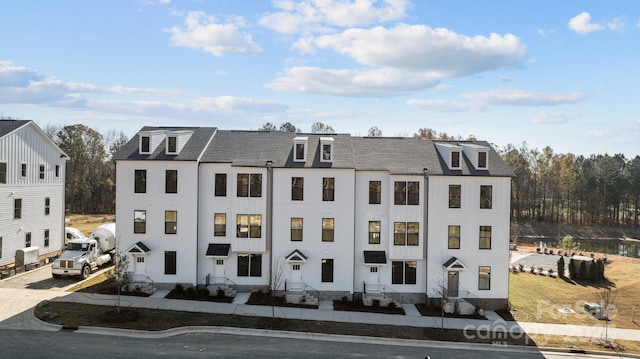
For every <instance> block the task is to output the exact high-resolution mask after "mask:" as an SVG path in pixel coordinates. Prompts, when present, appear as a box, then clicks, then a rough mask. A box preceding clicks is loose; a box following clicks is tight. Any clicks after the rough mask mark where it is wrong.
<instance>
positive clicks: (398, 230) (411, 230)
mask: <svg viewBox="0 0 640 359" xmlns="http://www.w3.org/2000/svg"><path fill="white" fill-rule="evenodd" d="M419 243H420V223H419V222H394V223H393V244H394V245H396V246H417V245H418V244H419Z"/></svg>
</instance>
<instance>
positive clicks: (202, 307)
mask: <svg viewBox="0 0 640 359" xmlns="http://www.w3.org/2000/svg"><path fill="white" fill-rule="evenodd" d="M167 293H168V291H158V292H156V293H154V295H153V296H151V297H133V296H121V297H120V302H121V305H123V306H127V307H129V306H130V307H135V308H151V309H164V310H176V311H186V312H199V313H219V314H235V315H245V316H262V317H271V316H273V315H275V317H277V318H286V319H305V320H317V321H333V322H352V323H365V324H384V325H397V326H411V327H424V328H440V327H441V326H444V328H446V329H459V330H465V331H467V332H469V333H472V334H473V333H477V332H478V330H484V331H487V330H488V331H497V332H502V333H505V334H512V335H519V334H521V333H522V332H524V333H527V334H542V335H560V336H576V337H596V338H599V337H601V336H602V334H603V330H604V329H603V327H602V326H593V327H592V326H581V325H566V324H544V323H529V322H519V323H516V322H511V321H504V320H503V319H502V318H501V317H500V316H498V315H497V314H496V313H495V312H493V311H487V312H485V315H486V317H487V319H488V320H480V319H458V318H445V319H444V323H443V322H442V321H441V318H439V317H423V316H421V315H420V313H419V312H418V310H417V309H416V307H415V306H414V305H413V304H405V305H404V306H403V308H404V310H405V313H406V315H393V314H376V313H365V312H346V311H334V310H333V304H332V303H331V302H330V301H321V302H320V305H319V308H318V309H306V308H292V307H277V306H276V307H274V308H272V307H270V306H258V305H247V304H244V303H245V302H246V300H247V299H248V295H249V293H238V296H237V297H236V300H235V301H234V302H233V303H217V302H207V301H196V300H179V299H165V298H164V295H166V294H167ZM60 294H61V295H60V296H57V297H53V298H51V299H50V300H52V301H59V302H73V303H84V304H95V305H115V303H116V300H117V298H116V296H113V295H105V294H91V293H80V292H73V293H60ZM2 324H4V323H2ZM608 336H609V338H610V339H619V340H634V341H640V330H633V329H619V328H609V330H608Z"/></svg>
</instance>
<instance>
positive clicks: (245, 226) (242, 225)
mask: <svg viewBox="0 0 640 359" xmlns="http://www.w3.org/2000/svg"><path fill="white" fill-rule="evenodd" d="M236 238H249V215H248V214H237V215H236Z"/></svg>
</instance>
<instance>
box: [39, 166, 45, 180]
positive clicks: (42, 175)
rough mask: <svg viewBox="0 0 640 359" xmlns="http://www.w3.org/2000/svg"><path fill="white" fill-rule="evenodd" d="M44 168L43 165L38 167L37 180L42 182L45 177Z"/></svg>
mask: <svg viewBox="0 0 640 359" xmlns="http://www.w3.org/2000/svg"><path fill="white" fill-rule="evenodd" d="M45 172H46V170H45V167H44V163H41V164H40V167H39V169H38V179H41V180H44V177H45Z"/></svg>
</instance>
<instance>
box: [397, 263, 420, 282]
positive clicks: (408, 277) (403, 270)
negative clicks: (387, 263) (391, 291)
mask: <svg viewBox="0 0 640 359" xmlns="http://www.w3.org/2000/svg"><path fill="white" fill-rule="evenodd" d="M410 263H413V267H412V266H411V264H410ZM410 268H413V273H411V272H410V271H408V269H410ZM398 269H400V272H398ZM400 277H401V278H402V280H401V281H400V280H399V279H400ZM417 283H418V262H417V261H392V262H391V284H398V285H415V284H417Z"/></svg>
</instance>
